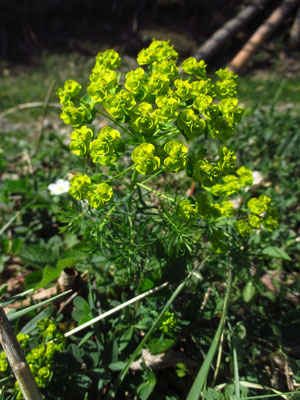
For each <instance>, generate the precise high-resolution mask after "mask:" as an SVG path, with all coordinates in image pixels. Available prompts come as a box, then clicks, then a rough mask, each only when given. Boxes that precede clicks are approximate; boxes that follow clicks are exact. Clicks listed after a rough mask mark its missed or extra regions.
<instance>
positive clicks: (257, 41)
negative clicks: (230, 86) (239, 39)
mask: <svg viewBox="0 0 300 400" xmlns="http://www.w3.org/2000/svg"><path fill="white" fill-rule="evenodd" d="M298 4H299V0H285V1H283V2H282V4H281V5H280V6H279V7H278V8H276V10H274V11H273V12H272V14H271V15H270V16H269V18H267V20H266V21H265V22H264V23H263V24H262V25H261V26H260V27H259V28H258V29H257V30H256V32H255V33H254V34H253V35H252V36H251V37H250V39H249V40H248V42H247V43H246V44H245V46H244V47H243V48H242V50H240V51H239V53H238V54H237V55H236V56H235V57H234V58H233V60H232V61H231V63H230V64H229V68H230V69H232V70H234V71H239V70H241V69H242V68H243V66H244V65H245V64H246V62H247V61H248V60H249V59H250V58H251V57H252V55H253V54H254V53H255V52H256V51H257V50H258V48H259V47H260V45H261V44H262V43H263V41H264V40H265V39H267V37H268V36H270V34H271V33H272V32H273V31H274V30H275V29H276V28H277V27H278V26H279V25H280V23H281V22H282V21H283V20H284V18H285V17H286V16H287V15H288V13H289V12H291V11H292V9H293V8H294V7H295V6H297V5H298Z"/></svg>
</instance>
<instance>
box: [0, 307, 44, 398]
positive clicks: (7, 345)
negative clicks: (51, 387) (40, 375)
mask: <svg viewBox="0 0 300 400" xmlns="http://www.w3.org/2000/svg"><path fill="white" fill-rule="evenodd" d="M0 343H1V345H2V347H3V350H4V352H5V354H6V356H7V359H8V361H9V363H10V365H11V368H12V370H13V373H14V374H15V377H16V379H17V381H18V383H19V385H20V389H21V391H22V393H23V396H24V398H25V400H43V396H42V394H41V392H40V390H39V388H38V386H37V384H36V381H35V379H34V377H33V375H32V372H31V369H30V367H29V365H28V363H27V361H26V358H25V356H24V354H23V352H22V350H21V347H20V345H19V343H18V341H17V338H16V337H15V335H14V332H13V330H12V328H11V326H10V324H9V321H8V319H7V316H6V314H5V312H4V310H3V308H2V307H1V306H0Z"/></svg>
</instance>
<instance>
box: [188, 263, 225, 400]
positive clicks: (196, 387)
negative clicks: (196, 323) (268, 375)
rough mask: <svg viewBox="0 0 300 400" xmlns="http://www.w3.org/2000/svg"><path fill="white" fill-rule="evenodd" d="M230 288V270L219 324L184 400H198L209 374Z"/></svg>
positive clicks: (223, 320) (220, 333) (219, 336)
mask: <svg viewBox="0 0 300 400" xmlns="http://www.w3.org/2000/svg"><path fill="white" fill-rule="evenodd" d="M231 286H232V270H231V269H230V270H229V271H228V280H227V289H226V294H225V300H224V306H223V313H222V317H221V320H220V322H219V326H218V329H217V331H216V333H215V336H214V338H213V341H212V343H211V345H210V348H209V350H208V353H207V355H206V357H205V360H204V361H203V364H202V365H201V368H200V370H199V372H198V374H197V376H196V379H195V381H194V383H193V385H192V387H191V390H190V391H189V394H188V396H187V398H186V400H199V398H200V394H201V391H202V389H203V386H204V384H205V382H206V378H207V375H208V372H209V370H210V367H211V364H212V362H213V359H214V356H215V353H216V351H217V348H218V344H219V342H220V338H221V336H222V332H223V329H224V324H225V320H226V315H227V310H228V306H229V300H230V293H231Z"/></svg>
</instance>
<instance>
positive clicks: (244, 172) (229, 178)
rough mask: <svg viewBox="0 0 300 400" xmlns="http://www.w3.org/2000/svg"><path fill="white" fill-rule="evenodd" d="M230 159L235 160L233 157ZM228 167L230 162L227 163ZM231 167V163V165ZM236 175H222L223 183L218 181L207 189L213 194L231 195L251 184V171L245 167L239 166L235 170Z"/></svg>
mask: <svg viewBox="0 0 300 400" xmlns="http://www.w3.org/2000/svg"><path fill="white" fill-rule="evenodd" d="M234 157H235V156H234ZM231 161H233V162H234V161H235V159H231ZM228 168H230V164H229V165H228ZM232 168H233V165H232ZM236 174H237V176H236V175H232V174H228V175H225V176H223V177H222V181H223V183H218V184H216V185H213V186H211V187H210V188H209V191H210V192H211V193H212V194H213V195H214V196H231V195H233V194H236V193H238V192H239V191H240V190H241V188H245V187H247V186H250V185H252V183H253V177H252V171H251V170H250V169H248V168H245V167H240V168H239V169H238V170H237V171H236Z"/></svg>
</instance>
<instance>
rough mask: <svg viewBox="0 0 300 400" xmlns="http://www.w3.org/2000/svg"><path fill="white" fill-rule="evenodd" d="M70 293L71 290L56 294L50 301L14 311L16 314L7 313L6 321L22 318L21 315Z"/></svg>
mask: <svg viewBox="0 0 300 400" xmlns="http://www.w3.org/2000/svg"><path fill="white" fill-rule="evenodd" d="M70 292H72V289H70V290H67V291H66V292H63V293H60V294H58V295H57V296H53V297H51V298H50V299H47V300H44V301H41V302H40V303H37V304H35V305H34V306H30V307H26V308H24V309H23V310H20V311H16V312H9V313H7V314H6V316H7V319H8V320H9V321H13V320H14V319H17V318H20V317H23V315H25V314H27V313H29V312H30V311H33V310H36V309H37V308H39V307H42V306H44V305H46V304H48V303H51V302H52V301H54V300H57V299H59V298H60V297H62V296H65V295H66V294H68V293H70Z"/></svg>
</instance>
